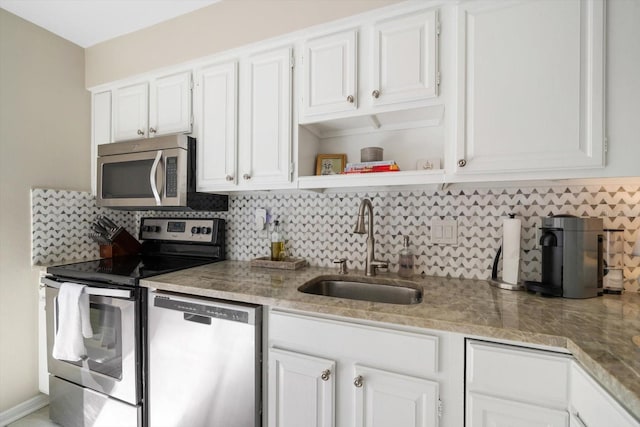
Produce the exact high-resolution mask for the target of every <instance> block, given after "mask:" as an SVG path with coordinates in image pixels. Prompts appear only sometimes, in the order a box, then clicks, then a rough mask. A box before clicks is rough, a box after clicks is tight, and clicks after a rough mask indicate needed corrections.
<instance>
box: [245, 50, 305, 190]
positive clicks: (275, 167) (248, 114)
mask: <svg viewBox="0 0 640 427" xmlns="http://www.w3.org/2000/svg"><path fill="white" fill-rule="evenodd" d="M292 53H293V50H292V48H290V47H286V48H281V49H276V50H270V51H267V52H261V53H257V54H253V55H250V56H249V57H248V58H247V59H246V60H245V61H244V62H242V63H241V65H240V66H241V70H240V75H241V78H240V144H239V155H240V158H239V165H240V167H239V173H240V176H239V177H238V181H239V186H240V187H243V188H246V189H270V188H282V187H283V186H285V187H286V186H290V183H291V175H292V173H293V171H292V168H293V165H292V153H291V152H292V149H291V143H292V141H291V133H292V131H291V126H292V119H291V117H292V112H291V95H292V68H293V57H292ZM243 65H244V67H243Z"/></svg>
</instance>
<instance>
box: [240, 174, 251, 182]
mask: <svg viewBox="0 0 640 427" xmlns="http://www.w3.org/2000/svg"><path fill="white" fill-rule="evenodd" d="M242 178H243V179H244V180H246V181H248V180H250V179H251V175H249V174H248V173H245V174H244V175H242Z"/></svg>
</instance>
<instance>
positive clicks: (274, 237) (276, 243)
mask: <svg viewBox="0 0 640 427" xmlns="http://www.w3.org/2000/svg"><path fill="white" fill-rule="evenodd" d="M284 257H285V251H284V237H282V232H281V231H280V221H278V220H275V221H274V222H273V232H272V233H271V261H283V260H284Z"/></svg>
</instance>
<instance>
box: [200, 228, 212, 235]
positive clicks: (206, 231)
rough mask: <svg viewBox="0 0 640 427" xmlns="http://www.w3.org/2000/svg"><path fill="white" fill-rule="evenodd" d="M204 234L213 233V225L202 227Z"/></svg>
mask: <svg viewBox="0 0 640 427" xmlns="http://www.w3.org/2000/svg"><path fill="white" fill-rule="evenodd" d="M202 234H211V227H202Z"/></svg>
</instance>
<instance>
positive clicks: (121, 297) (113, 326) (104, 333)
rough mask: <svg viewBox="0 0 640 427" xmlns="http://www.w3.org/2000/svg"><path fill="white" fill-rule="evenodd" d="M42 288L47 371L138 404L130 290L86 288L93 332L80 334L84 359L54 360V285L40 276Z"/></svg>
mask: <svg viewBox="0 0 640 427" xmlns="http://www.w3.org/2000/svg"><path fill="white" fill-rule="evenodd" d="M43 282H45V283H46V284H47V288H46V315H47V358H48V363H49V373H50V374H51V375H55V376H56V377H59V378H62V379H65V380H67V381H70V382H72V383H75V384H78V385H81V386H84V387H87V388H90V389H92V390H95V391H97V392H100V393H104V394H106V395H108V396H111V397H115V398H117V399H120V400H123V401H125V402H128V403H131V404H132V405H137V404H138V403H139V402H140V401H141V397H142V393H141V392H142V390H141V384H140V382H139V381H138V378H139V375H140V374H139V373H138V375H137V372H136V371H137V366H138V362H139V361H140V356H141V355H140V354H138V352H139V347H138V346H137V345H136V335H137V333H139V332H136V331H139V330H140V328H139V327H138V324H139V320H138V319H137V317H139V314H138V309H137V307H136V306H137V303H136V300H135V295H134V291H133V290H131V289H111V288H99V287H87V288H86V289H85V292H88V293H89V307H90V318H91V327H92V328H93V336H92V337H91V338H85V339H84V344H85V347H86V349H87V357H86V358H85V359H84V360H81V361H79V362H70V361H65V360H58V359H55V358H53V356H52V350H53V343H54V341H55V332H56V331H57V330H58V318H59V312H58V301H57V299H58V293H59V289H57V288H56V287H54V286H59V283H57V282H54V281H53V280H49V279H43Z"/></svg>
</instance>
